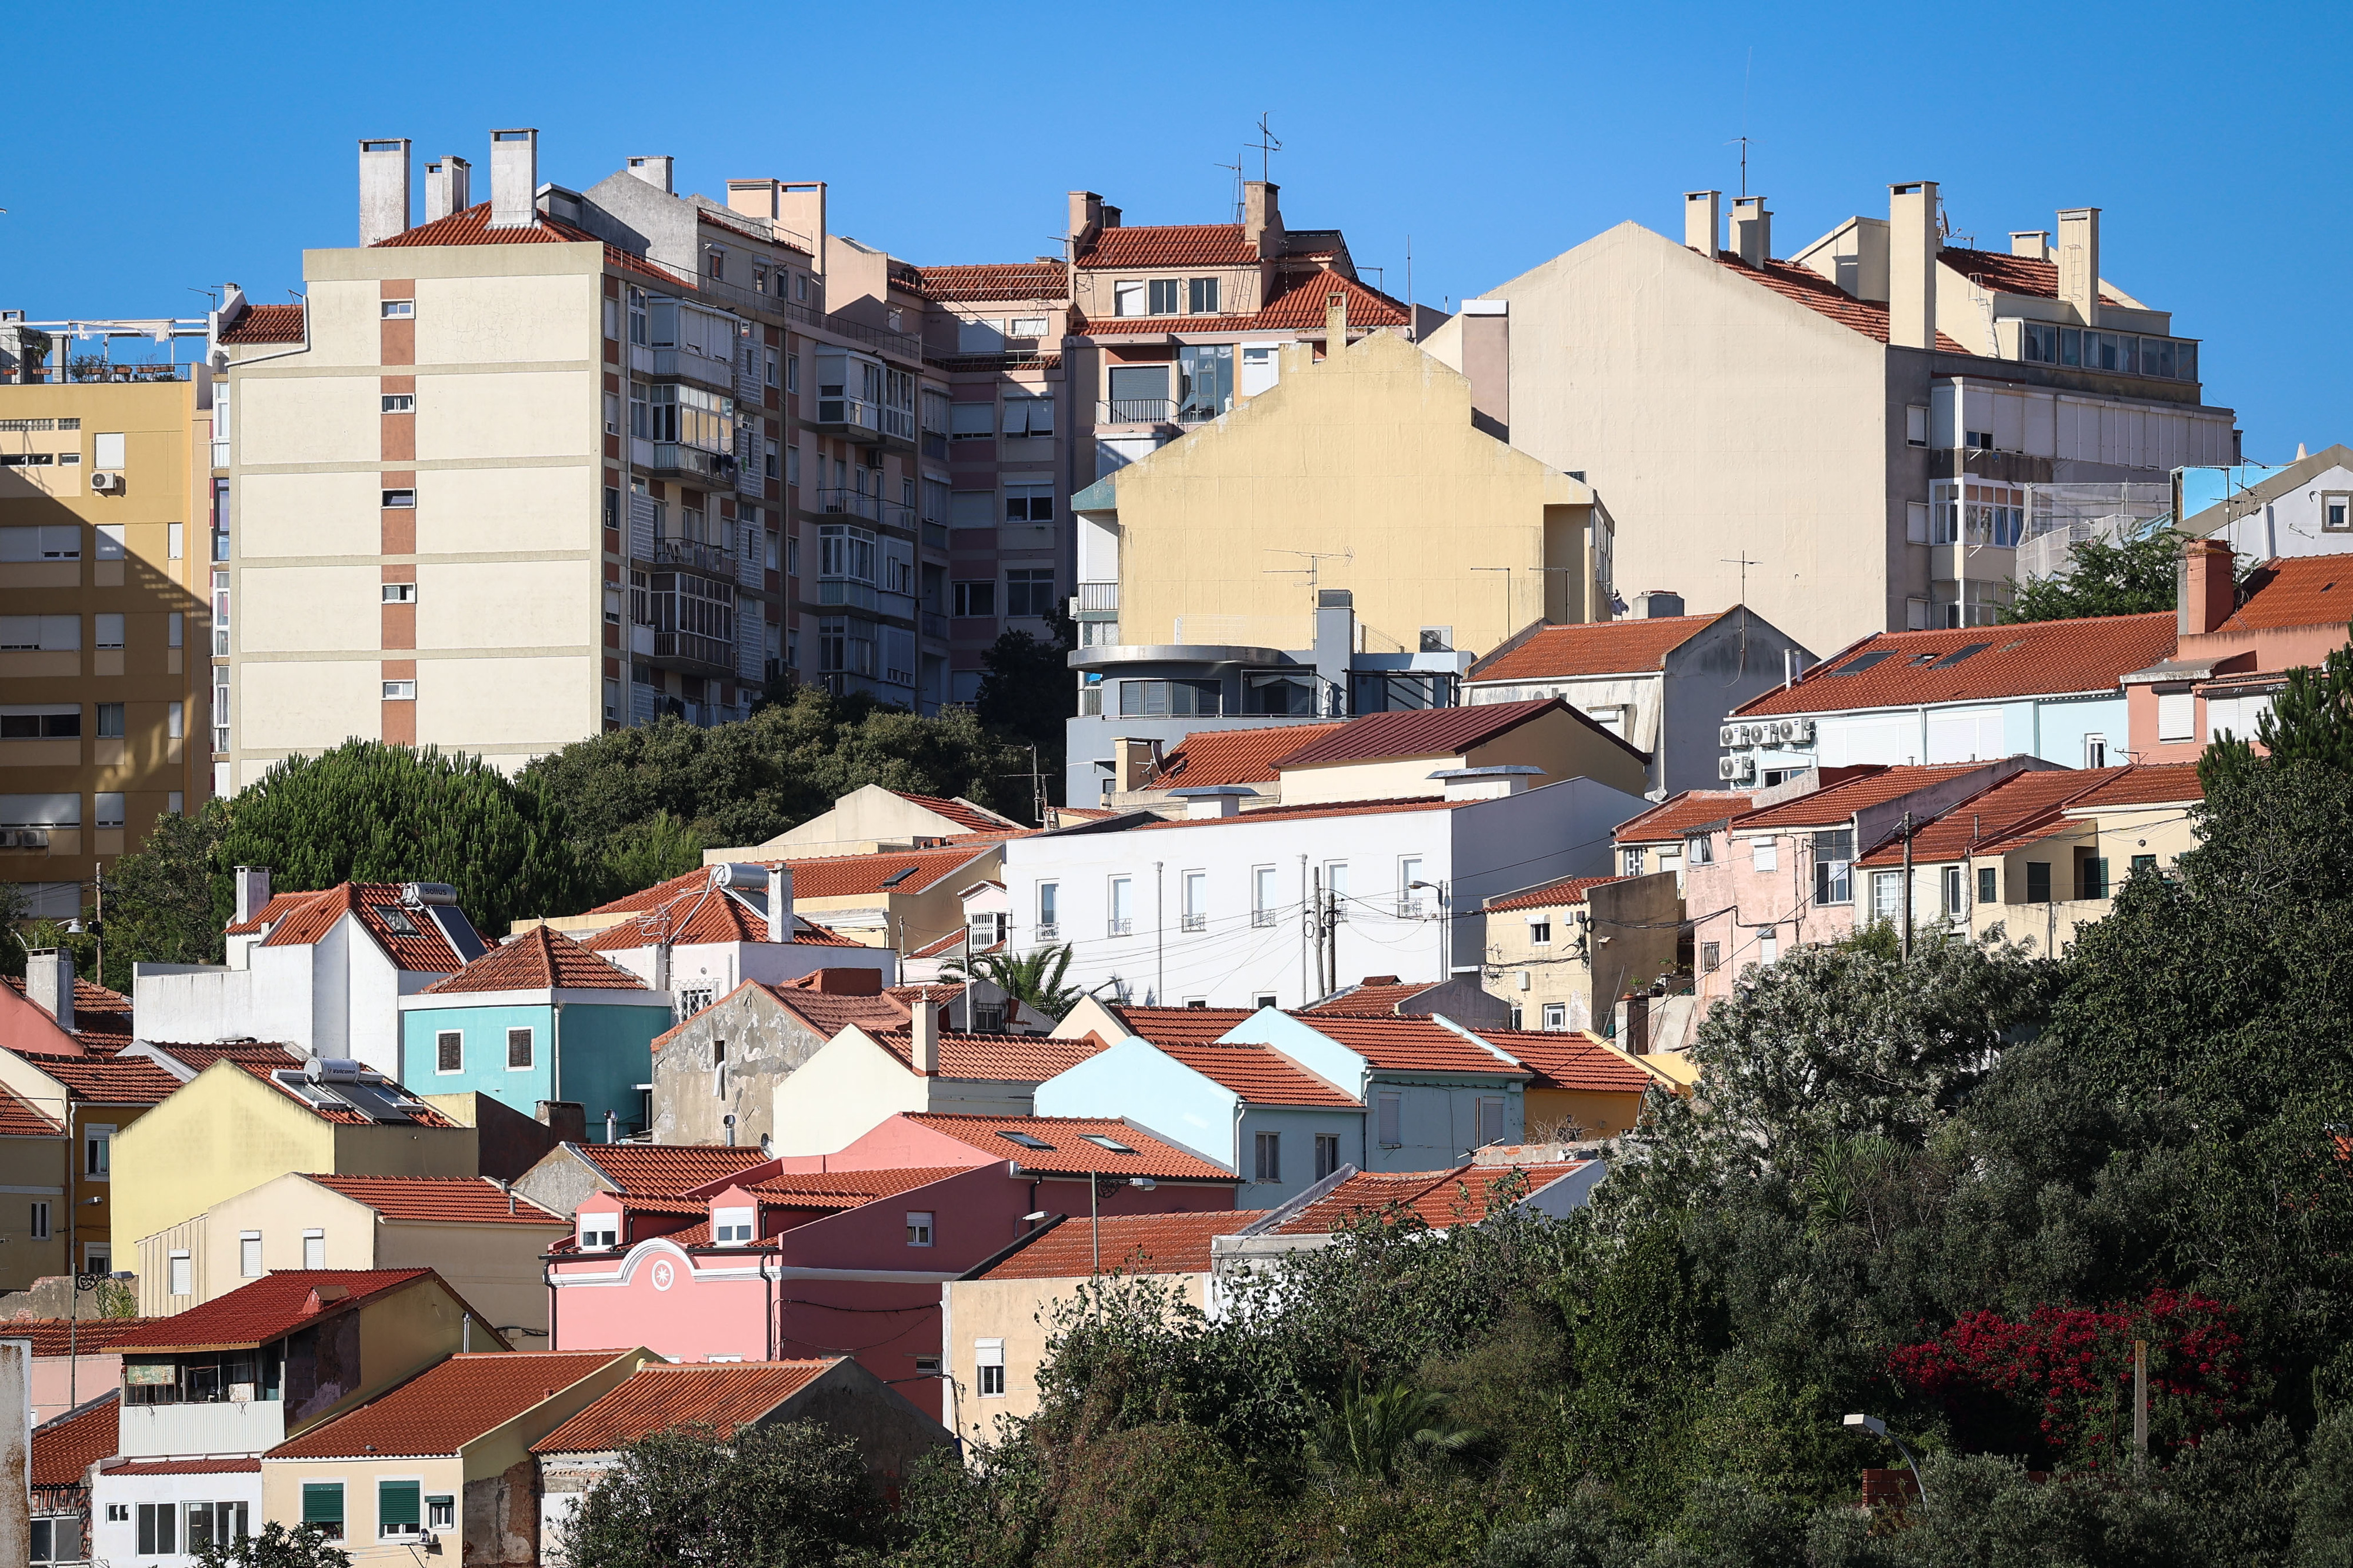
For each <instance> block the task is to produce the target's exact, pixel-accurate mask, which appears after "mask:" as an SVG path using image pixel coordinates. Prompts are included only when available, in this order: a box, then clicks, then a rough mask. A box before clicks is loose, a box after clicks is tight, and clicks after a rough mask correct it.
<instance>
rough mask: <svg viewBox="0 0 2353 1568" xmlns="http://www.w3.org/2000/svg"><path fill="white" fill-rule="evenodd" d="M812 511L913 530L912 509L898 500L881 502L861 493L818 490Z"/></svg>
mask: <svg viewBox="0 0 2353 1568" xmlns="http://www.w3.org/2000/svg"><path fill="white" fill-rule="evenodd" d="M816 501H817V505H816V508H815V510H818V511H821V512H825V513H827V514H828V515H832V516H838V517H860V518H864V519H865V520H866V521H869V522H879V523H881V524H883V525H884V526H886V527H890V528H895V529H899V530H901V531H904V532H907V533H913V532H914V531H915V509H914V508H913V507H911V506H908V505H906V504H905V503H904V502H902V501H895V500H883V499H882V498H881V496H878V495H868V494H866V493H865V492H864V491H862V490H837V489H822V490H818V492H817V496H816Z"/></svg>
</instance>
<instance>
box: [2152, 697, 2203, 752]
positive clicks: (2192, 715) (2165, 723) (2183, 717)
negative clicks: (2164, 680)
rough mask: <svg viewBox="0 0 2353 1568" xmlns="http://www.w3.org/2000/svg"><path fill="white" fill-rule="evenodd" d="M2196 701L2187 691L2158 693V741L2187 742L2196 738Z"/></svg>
mask: <svg viewBox="0 0 2353 1568" xmlns="http://www.w3.org/2000/svg"><path fill="white" fill-rule="evenodd" d="M2197 716H2198V712H2197V699H2196V698H2195V697H2193V696H2192V695H2191V694H2190V693H2189V692H2188V691H2160V692H2158V694H2157V738H2158V740H2160V741H2187V740H2190V739H2192V738H2193V737H2195V736H2196V734H2197V733H2198V726H2197Z"/></svg>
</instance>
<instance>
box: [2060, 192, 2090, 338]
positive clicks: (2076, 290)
mask: <svg viewBox="0 0 2353 1568" xmlns="http://www.w3.org/2000/svg"><path fill="white" fill-rule="evenodd" d="M2059 302H2060V303H2061V304H2063V305H2073V307H2074V308H2075V319H2076V320H2077V321H2081V322H2082V323H2083V324H2084V325H2085V326H2087V327H2096V326H2098V325H2099V324H2100V209H2099V208H2097V207H2069V208H2067V209H2066V210H2065V211H2063V212H2062V213H2061V214H2060V215H2059Z"/></svg>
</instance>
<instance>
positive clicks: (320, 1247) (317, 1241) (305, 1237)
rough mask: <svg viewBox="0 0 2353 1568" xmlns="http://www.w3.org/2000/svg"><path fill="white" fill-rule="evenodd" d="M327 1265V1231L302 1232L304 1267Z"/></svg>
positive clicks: (322, 1266)
mask: <svg viewBox="0 0 2353 1568" xmlns="http://www.w3.org/2000/svg"><path fill="white" fill-rule="evenodd" d="M326 1266H327V1233H326V1232H325V1231H323V1230H306V1231H304V1232H303V1233H302V1267H303V1268H325V1267H326Z"/></svg>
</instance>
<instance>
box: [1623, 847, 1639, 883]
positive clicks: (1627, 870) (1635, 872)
mask: <svg viewBox="0 0 2353 1568" xmlns="http://www.w3.org/2000/svg"><path fill="white" fill-rule="evenodd" d="M1618 874H1619V875H1620V876H1621V877H1639V876H1641V874H1642V851H1641V847H1638V846H1634V845H1628V846H1626V847H1622V848H1620V850H1619V851H1618Z"/></svg>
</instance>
